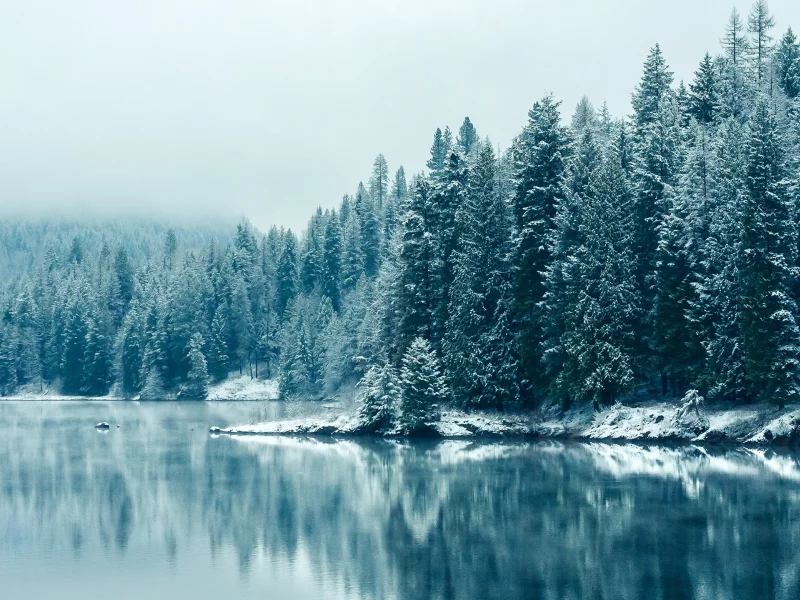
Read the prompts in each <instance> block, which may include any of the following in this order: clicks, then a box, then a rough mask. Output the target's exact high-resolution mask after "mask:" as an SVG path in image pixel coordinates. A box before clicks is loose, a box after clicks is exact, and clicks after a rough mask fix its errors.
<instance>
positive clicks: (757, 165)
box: [0, 1, 800, 430]
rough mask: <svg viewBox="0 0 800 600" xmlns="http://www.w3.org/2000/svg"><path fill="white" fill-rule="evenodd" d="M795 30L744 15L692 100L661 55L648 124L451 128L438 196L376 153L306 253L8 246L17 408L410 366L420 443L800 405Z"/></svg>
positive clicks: (297, 245)
mask: <svg viewBox="0 0 800 600" xmlns="http://www.w3.org/2000/svg"><path fill="white" fill-rule="evenodd" d="M773 28H774V21H773V19H772V17H771V15H770V14H769V11H768V9H767V5H766V2H762V1H759V2H757V3H756V5H755V7H754V8H753V10H752V11H751V13H750V14H749V16H748V18H747V19H743V18H742V17H741V16H740V15H739V14H738V13H736V12H735V11H734V13H733V14H732V15H731V18H730V20H729V22H728V23H727V25H726V27H725V30H724V34H723V38H722V47H721V49H720V52H719V55H717V56H712V55H711V54H706V55H705V56H703V57H698V58H699V59H700V60H699V63H698V67H697V69H696V71H695V74H694V76H693V77H692V81H689V82H688V84H684V83H683V82H677V83H676V81H675V78H674V75H673V73H672V71H671V69H670V68H669V65H668V61H667V57H666V56H665V55H664V54H663V52H662V50H661V48H660V47H659V46H657V45H656V46H654V47H653V48H652V49H651V50H650V52H649V53H648V55H647V56H646V57H645V60H644V66H643V72H642V76H641V79H640V81H639V82H638V84H637V85H636V86H635V89H634V92H633V97H632V114H631V115H630V116H629V117H626V118H622V119H617V120H615V119H614V118H612V116H611V114H610V113H609V110H608V108H607V106H605V105H603V106H602V107H601V108H600V109H599V110H597V109H595V107H594V105H593V104H592V102H591V101H590V100H589V99H588V98H586V97H584V98H582V99H581V101H580V103H579V104H578V106H577V108H576V110H575V114H574V116H573V117H572V118H571V119H565V118H564V115H562V112H561V105H560V103H559V102H558V100H557V99H555V98H554V97H552V96H551V95H547V96H545V97H543V98H541V99H540V100H538V101H536V102H534V103H533V105H532V108H531V109H530V111H529V112H528V115H527V121H525V123H524V124H523V127H522V129H521V131H520V133H519V135H518V136H517V137H516V138H515V140H514V142H513V144H512V145H511V147H510V148H509V149H507V150H506V151H505V152H503V153H501V154H499V155H498V153H497V152H496V151H495V149H494V146H493V144H492V143H491V142H490V141H489V140H488V139H487V138H482V137H481V136H480V135H479V134H478V129H477V128H476V125H475V124H474V123H473V122H472V121H471V120H470V119H469V118H465V119H464V120H463V122H462V123H461V124H460V126H459V127H458V128H457V129H456V128H454V131H457V133H455V134H454V133H453V132H451V130H450V128H449V127H444V128H443V129H441V128H440V129H437V130H436V132H435V134H434V136H433V143H432V145H431V147H430V156H429V158H428V160H427V162H426V165H427V167H428V170H427V172H425V173H421V174H417V175H414V176H413V177H410V178H408V180H407V179H406V174H405V171H404V170H403V168H402V167H400V168H399V169H397V170H391V169H390V168H389V163H388V161H387V159H386V157H384V156H383V155H378V157H377V158H376V159H375V161H374V163H373V165H372V169H371V173H370V176H369V178H368V179H367V180H365V183H361V184H359V185H358V186H357V187H356V189H355V190H353V192H354V193H353V194H346V195H345V196H344V197H343V198H342V201H341V203H340V204H339V206H338V207H337V208H336V209H335V210H334V209H328V210H323V209H321V208H320V209H317V210H316V211H315V212H314V214H313V215H311V218H310V220H309V224H308V228H307V229H306V230H305V231H304V232H303V233H302V235H300V236H296V235H295V234H294V233H293V232H291V231H287V230H283V229H277V228H272V229H271V230H270V231H269V232H268V233H267V234H266V235H262V234H260V233H258V232H256V231H255V230H254V229H253V228H252V227H251V226H250V225H249V224H247V223H246V222H244V223H242V224H240V225H239V226H238V227H237V228H236V229H235V231H233V230H231V231H230V237H229V239H226V238H225V235H224V234H220V235H219V236H218V237H219V239H221V240H222V242H223V243H220V242H219V241H216V240H215V239H214V236H213V235H212V234H211V233H210V232H209V229H207V228H203V227H199V226H198V227H194V228H192V227H185V226H184V227H176V228H174V229H172V230H170V229H168V228H166V227H164V226H161V225H159V226H155V225H148V226H143V225H131V226H123V225H120V224H107V225H102V226H101V225H98V224H83V225H82V224H79V223H66V222H64V223H62V222H49V223H44V222H42V223H26V222H21V221H9V222H4V223H2V224H0V275H3V274H7V275H8V276H7V277H5V278H3V279H2V281H3V283H2V288H0V311H1V312H0V393H4V394H9V393H13V391H14V389H16V388H17V387H18V386H30V385H37V384H38V385H41V386H56V385H57V386H59V387H60V389H61V390H62V391H63V392H64V393H69V394H90V395H102V394H106V393H108V392H109V390H111V389H118V390H120V391H121V393H122V394H124V395H126V396H129V397H135V396H136V395H138V394H143V395H144V396H154V395H157V394H164V393H175V392H176V391H177V390H180V389H182V388H183V389H186V388H187V386H188V387H191V385H193V383H192V382H195V383H196V382H197V379H196V375H197V373H198V367H197V364H198V360H197V358H198V356H199V355H202V356H203V358H204V360H205V363H206V368H207V370H208V376H209V377H210V378H211V380H212V381H214V382H216V383H219V382H221V381H223V380H225V379H226V378H227V377H228V375H229V373H230V372H231V371H234V372H236V373H237V376H239V377H241V376H243V375H246V376H251V377H253V378H259V377H264V376H266V377H269V378H279V379H280V394H281V397H283V398H306V399H323V398H326V397H328V396H331V395H335V394H336V393H337V392H338V391H339V390H342V389H351V388H352V386H353V385H354V384H355V383H356V382H357V381H358V380H359V379H360V378H362V377H365V375H367V374H368V373H371V372H373V371H371V369H373V368H375V367H379V369H382V368H384V367H383V365H390V367H391V368H392V369H394V370H395V371H399V372H401V373H402V375H401V380H402V383H401V387H402V388H403V398H404V401H403V402H405V399H406V396H407V397H408V400H409V401H411V399H412V396H413V398H414V402H413V403H412V404H413V406H414V407H415V408H412V404H409V405H408V407H409V410H408V411H405V412H407V414H408V415H412V414H415V415H416V414H419V415H421V416H419V418H418V417H416V416H415V417H413V419H412V417H410V416H409V417H408V418H409V419H412V421H413V422H412V421H409V422H408V423H406V425H405V426H407V428H408V429H409V430H411V429H416V428H417V427H418V426H424V425H425V423H426V419H428V416H427V413H423V412H419V410H418V407H427V406H429V405H431V404H436V403H441V402H442V401H443V400H451V401H453V402H455V403H458V404H460V405H462V406H463V407H464V408H471V407H481V408H498V409H503V408H505V407H507V406H509V405H524V406H532V405H534V404H537V403H539V402H541V401H542V400H544V399H546V398H548V397H549V398H551V399H556V400H558V401H560V403H561V405H562V406H564V407H566V406H569V405H570V404H573V403H582V402H587V403H589V402H591V403H594V404H595V405H596V406H598V407H599V406H600V405H603V404H606V405H607V404H611V403H614V402H616V401H619V400H620V399H624V398H625V397H626V396H627V395H629V394H631V393H633V392H636V391H638V390H639V389H641V388H644V389H647V390H649V392H650V393H652V392H656V391H660V392H661V393H663V394H671V395H680V394H683V393H684V392H685V391H686V390H687V389H697V390H698V393H700V394H702V395H703V396H704V397H707V398H709V399H711V400H730V401H741V400H744V401H757V400H769V401H772V402H775V403H776V404H778V405H784V404H786V403H789V402H792V401H794V400H796V399H797V397H798V387H797V386H798V377H800V362H798V361H800V333H799V331H800V330H798V325H797V318H798V299H800V284H799V283H798V275H797V274H798V272H800V262H798V261H799V260H800V252H798V250H800V233H798V219H799V218H800V211H798V206H800V43H798V40H797V37H796V36H795V34H794V33H793V32H792V31H791V29H790V30H788V31H787V32H786V33H785V34H784V35H782V36H780V37H779V38H778V37H777V36H776V39H777V41H776V42H773V34H774V32H773V31H772V30H773ZM521 116H523V115H521ZM568 121H569V122H570V125H566V123H567V122H568ZM391 173H394V177H392V176H391V175H390V174H391ZM201 338H202V340H203V341H202V344H201V346H198V345H197V343H195V344H194V347H195V348H194V350H192V343H191V342H192V340H195V341H197V340H199V339H201ZM422 342H424V343H425V344H427V346H425V348H424V352H423V348H422V346H421V345H420V344H422ZM423 354H424V359H423V358H422V355H423ZM432 365H441V366H440V367H438V366H437V367H436V368H434V367H433V366H432ZM387 368H388V367H387ZM431 369H433V371H431ZM437 369H440V370H441V371H440V372H439V371H438V370H437ZM377 372H378V371H375V372H373V375H370V376H369V377H366V379H365V381H364V382H363V383H362V394H364V393H366V390H367V389H371V386H372V383H371V381H372V379H373V378H374V377H375V373H377ZM384 374H385V373H384ZM439 375H441V376H442V377H443V378H444V379H443V382H446V384H447V386H446V387H445V386H444V384H443V383H442V385H439V383H441V382H439V383H436V382H438V379H437V377H438V376H439ZM420 378H421V379H420ZM422 379H424V380H425V381H427V383H426V384H424V385H423V383H421V380H422ZM418 380H419V381H418ZM412 382H416V383H414V385H415V386H417V385H422V386H423V387H425V385H430V386H432V387H431V388H430V389H429V390H428V391H427V392H423V391H419V394H417V395H416V396H415V395H414V394H416V392H415V393H414V394H411V395H407V394H406V391H407V389H410V388H408V386H409V385H411V383H412ZM414 389H417V388H414ZM421 389H422V388H420V390H421ZM426 389H427V388H426ZM431 390H434V391H431ZM445 390H450V391H445ZM421 398H427V400H425V401H422V400H420V399H421ZM433 398H435V399H433ZM401 404H403V403H401ZM420 410H421V409H420ZM403 412H404V411H402V410H401V411H400V418H401V420H402V418H403V417H402V413H403ZM384 416H385V415H384ZM382 418H383V417H381V419H382ZM405 426H404V427H405Z"/></svg>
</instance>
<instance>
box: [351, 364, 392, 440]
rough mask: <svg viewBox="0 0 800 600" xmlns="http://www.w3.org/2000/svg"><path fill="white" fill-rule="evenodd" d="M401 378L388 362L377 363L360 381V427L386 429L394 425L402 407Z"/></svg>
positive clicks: (375, 429)
mask: <svg viewBox="0 0 800 600" xmlns="http://www.w3.org/2000/svg"><path fill="white" fill-rule="evenodd" d="M400 398H401V391H400V380H399V379H398V377H397V374H396V373H395V371H394V369H393V368H392V366H391V365H390V364H388V363H385V364H382V365H376V366H374V367H372V368H371V369H370V370H369V371H367V373H366V375H364V377H363V378H362V379H361V381H359V382H358V400H359V402H360V405H359V407H358V428H359V430H360V431H364V432H369V433H373V432H378V431H385V430H388V429H390V428H391V427H393V426H394V422H395V418H396V415H397V411H398V409H399V407H400Z"/></svg>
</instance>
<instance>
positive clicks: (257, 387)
mask: <svg viewBox="0 0 800 600" xmlns="http://www.w3.org/2000/svg"><path fill="white" fill-rule="evenodd" d="M277 398H278V382H277V381H276V380H275V379H250V376H249V375H241V376H236V377H230V378H228V379H226V380H225V381H223V382H221V383H217V384H214V385H210V386H208V399H209V400H275V399H277Z"/></svg>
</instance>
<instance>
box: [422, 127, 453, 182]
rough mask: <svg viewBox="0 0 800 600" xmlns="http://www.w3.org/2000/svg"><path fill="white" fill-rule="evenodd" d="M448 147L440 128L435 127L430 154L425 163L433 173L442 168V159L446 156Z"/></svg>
mask: <svg viewBox="0 0 800 600" xmlns="http://www.w3.org/2000/svg"><path fill="white" fill-rule="evenodd" d="M448 149H449V148H448V147H447V144H446V142H445V139H444V136H443V135H442V130H441V129H439V128H438V127H437V128H436V132H435V133H434V134H433V144H432V145H431V152H430V154H431V156H430V158H429V159H428V162H427V163H426V164H427V166H428V168H429V169H430V170H431V172H432V173H433V174H436V173H438V172H439V171H441V170H442V169H443V168H444V160H445V157H446V156H447V151H448Z"/></svg>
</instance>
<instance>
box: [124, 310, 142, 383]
mask: <svg viewBox="0 0 800 600" xmlns="http://www.w3.org/2000/svg"><path fill="white" fill-rule="evenodd" d="M120 346H121V351H120V371H121V373H120V374H121V383H122V391H123V392H124V393H125V394H129V395H133V394H136V393H138V392H139V390H141V389H142V386H143V385H144V376H145V365H144V351H145V331H144V318H143V316H142V314H141V312H140V310H139V303H138V302H137V301H136V300H134V301H133V303H132V304H131V307H130V310H129V311H128V314H127V315H125V321H124V322H123V325H122V333H121V337H120Z"/></svg>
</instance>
